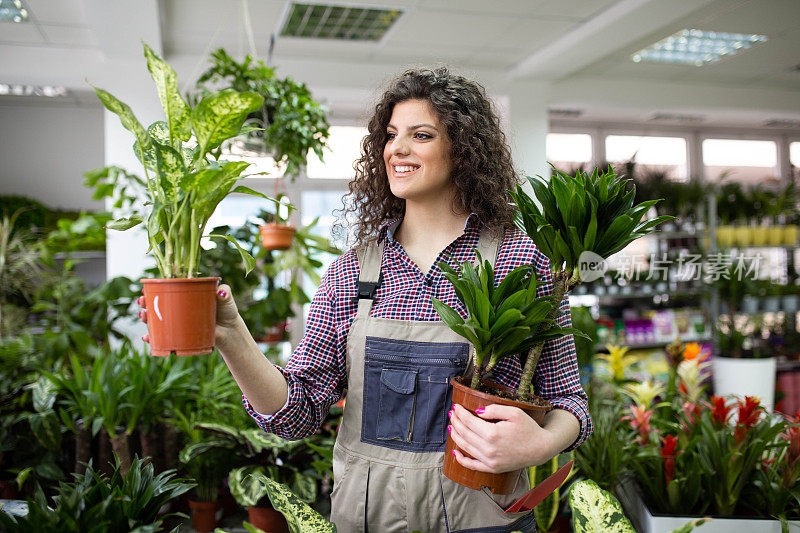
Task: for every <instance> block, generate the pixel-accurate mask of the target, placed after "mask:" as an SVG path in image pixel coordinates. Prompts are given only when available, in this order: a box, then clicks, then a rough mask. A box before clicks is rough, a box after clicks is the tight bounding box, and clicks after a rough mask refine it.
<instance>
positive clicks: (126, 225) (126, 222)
mask: <svg viewBox="0 0 800 533" xmlns="http://www.w3.org/2000/svg"><path fill="white" fill-rule="evenodd" d="M143 220H144V219H143V218H142V217H141V216H139V215H132V216H131V217H130V218H120V219H118V220H115V221H114V222H112V223H111V224H107V225H106V226H105V228H106V229H113V230H117V231H125V230H126V229H130V228H132V227H134V226H136V225H138V224H141V223H142V221H143Z"/></svg>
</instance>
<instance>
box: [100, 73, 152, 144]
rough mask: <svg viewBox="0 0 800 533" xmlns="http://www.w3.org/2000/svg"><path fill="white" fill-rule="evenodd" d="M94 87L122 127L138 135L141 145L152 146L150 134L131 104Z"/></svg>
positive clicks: (137, 138) (137, 139)
mask: <svg viewBox="0 0 800 533" xmlns="http://www.w3.org/2000/svg"><path fill="white" fill-rule="evenodd" d="M92 88H93V89H94V92H95V93H96V94H97V97H98V98H99V99H100V101H101V102H102V103H103V105H104V106H105V108H106V109H108V110H109V111H111V112H112V113H114V114H116V115H117V116H118V117H119V120H120V122H121V123H122V127H124V128H125V129H126V130H128V131H130V132H131V133H133V134H134V135H135V136H136V141H137V142H138V143H139V146H142V147H144V149H148V148H150V143H151V142H152V141H151V139H150V136H149V135H148V134H147V132H146V131H145V130H144V127H142V125H141V124H140V123H139V121H138V120H137V119H136V116H135V115H134V114H133V111H132V110H131V108H130V106H129V105H128V104H126V103H125V102H122V101H120V100H117V98H116V97H115V96H114V95H112V94H111V93H109V92H107V91H104V90H103V89H98V88H97V87H94V86H92Z"/></svg>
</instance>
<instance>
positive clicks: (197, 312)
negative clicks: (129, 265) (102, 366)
mask: <svg viewBox="0 0 800 533" xmlns="http://www.w3.org/2000/svg"><path fill="white" fill-rule="evenodd" d="M144 54H145V57H146V58H147V68H148V69H149V70H150V73H151V75H152V76H153V79H154V80H155V82H156V86H157V88H158V95H159V99H160V100H161V104H162V107H163V108H164V112H165V114H166V121H159V122H154V123H153V124H151V125H150V126H149V127H148V128H147V129H145V128H144V127H143V126H142V125H141V124H140V123H139V121H138V120H137V119H136V117H135V116H134V114H133V112H132V110H131V108H130V107H129V106H128V105H126V104H125V103H123V102H121V101H119V100H118V99H117V98H115V97H114V96H112V95H111V94H109V93H108V92H106V91H104V90H102V89H98V88H95V92H96V93H97V96H98V97H99V98H100V101H101V102H102V103H103V105H104V106H105V107H106V108H107V109H108V110H109V111H111V112H113V113H115V114H116V115H117V116H119V118H120V121H121V122H122V125H123V126H124V127H125V128H126V129H127V130H129V131H131V132H132V133H133V134H134V135H135V137H136V142H135V143H134V145H133V150H134V152H135V154H136V157H137V158H138V159H139V161H140V162H141V163H142V164H143V166H144V171H145V182H146V184H147V202H146V203H145V209H146V212H143V213H139V212H135V213H134V214H132V215H131V216H130V217H128V218H122V219H119V220H117V221H115V222H113V223H111V224H109V225H108V226H107V227H108V228H109V229H115V230H127V229H130V228H132V227H134V226H137V225H139V224H141V223H143V222H145V227H146V230H147V236H148V240H149V243H150V250H148V251H149V252H152V253H153V255H154V256H155V260H156V264H157V266H158V270H159V272H160V274H161V276H162V277H161V278H160V279H143V280H142V283H143V285H144V291H143V292H144V297H145V301H146V309H147V311H146V312H147V326H148V330H149V333H150V349H151V354H152V355H159V356H165V355H169V354H170V353H176V354H178V355H200V354H208V353H211V351H212V349H213V347H214V325H215V316H216V291H217V284H218V283H219V278H203V277H198V264H199V256H200V250H201V247H200V240H201V238H202V237H203V232H204V230H205V226H206V223H207V222H208V219H209V217H211V214H212V213H213V212H214V210H215V209H216V207H217V205H218V204H219V202H221V201H222V200H223V199H224V198H225V197H226V196H227V195H228V194H230V193H231V192H239V193H245V194H253V195H256V196H260V197H263V198H267V197H266V196H264V195H263V194H261V193H258V192H255V191H253V190H252V189H249V188H247V187H244V186H239V187H236V188H235V189H234V185H235V184H236V182H237V181H238V180H239V178H241V177H242V173H243V172H244V171H245V169H246V168H247V167H248V166H249V163H246V162H241V161H222V160H219V156H220V155H221V149H220V144H221V143H222V142H223V141H225V140H227V139H230V138H232V137H235V136H237V135H239V134H240V133H241V131H242V125H243V123H244V121H245V119H246V117H247V115H248V114H249V113H251V112H253V111H255V110H257V109H259V108H260V107H261V105H262V103H263V98H262V97H261V96H259V95H257V94H255V93H249V92H238V91H236V90H233V89H227V90H224V91H219V92H214V93H208V94H206V95H205V96H204V97H203V98H202V99H201V100H200V101H199V102H198V103H197V105H196V106H195V107H194V108H191V107H189V106H188V105H187V104H186V102H184V100H183V98H181V96H180V94H179V93H178V85H177V76H176V74H175V71H174V70H173V69H172V67H170V66H169V65H168V64H167V63H165V62H164V60H163V59H161V58H160V57H159V56H158V55H156V54H155V52H153V51H152V50H151V49H150V47H148V46H147V45H144ZM192 136H194V139H195V140H196V146H194V147H193V148H190V146H189V145H188V141H189V140H190V138H192ZM210 236H211V237H222V238H225V239H228V240H229V241H230V242H232V243H233V244H235V245H236V246H237V248H238V249H239V252H240V254H241V255H242V259H243V260H244V261H245V263H246V265H247V271H248V272H249V271H250V270H251V269H252V267H253V264H254V260H253V257H252V256H251V255H250V254H248V253H247V252H245V251H244V250H243V249H242V248H241V247H239V245H238V244H237V243H236V241H235V240H234V239H233V238H232V237H230V236H227V235H210Z"/></svg>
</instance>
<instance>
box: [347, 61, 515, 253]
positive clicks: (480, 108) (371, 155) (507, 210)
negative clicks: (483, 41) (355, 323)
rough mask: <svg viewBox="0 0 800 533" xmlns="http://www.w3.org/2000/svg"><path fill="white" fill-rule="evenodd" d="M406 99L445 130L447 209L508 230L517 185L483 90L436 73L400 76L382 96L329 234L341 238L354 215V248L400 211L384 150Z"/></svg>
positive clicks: (444, 72) (411, 72) (442, 70)
mask: <svg viewBox="0 0 800 533" xmlns="http://www.w3.org/2000/svg"><path fill="white" fill-rule="evenodd" d="M406 100H425V101H427V102H428V103H429V104H430V105H431V107H432V109H433V110H434V112H435V113H436V116H437V118H438V119H439V121H440V122H441V123H442V124H444V125H445V127H446V128H447V135H448V136H449V137H450V141H451V149H450V157H451V160H452V162H453V173H452V175H451V179H452V180H453V183H454V185H455V189H456V194H455V196H454V199H453V211H454V212H455V213H476V214H477V216H478V219H479V220H480V222H482V223H483V224H485V225H487V226H488V227H492V228H506V227H509V226H511V225H513V221H514V215H513V209H512V207H511V206H510V205H509V202H510V201H511V197H510V195H509V194H508V191H509V190H511V189H513V187H514V185H515V184H516V183H518V182H519V179H518V177H517V174H516V172H515V170H514V165H513V163H512V161H511V150H510V149H509V147H508V145H507V143H506V136H505V134H504V133H503V131H502V129H501V127H500V119H499V117H498V115H497V113H496V112H495V110H494V108H493V105H492V102H491V100H490V99H489V97H488V96H487V95H486V89H484V88H483V86H481V85H480V84H478V83H476V82H474V81H471V80H468V79H466V78H464V77H462V76H458V75H455V74H451V73H450V72H448V70H447V69H446V68H443V67H442V68H437V69H435V70H429V69H412V70H406V71H405V72H403V74H402V75H400V76H399V77H397V78H395V79H394V80H393V81H392V82H391V83H390V84H389V87H388V89H387V90H386V91H385V92H384V93H383V96H382V97H381V99H380V101H379V102H378V104H377V105H376V106H375V112H374V114H373V115H372V118H371V119H370V120H369V124H368V126H367V129H368V134H367V136H366V137H364V139H363V141H362V142H361V157H360V158H359V159H358V160H357V161H356V162H355V164H354V165H353V168H354V169H355V177H354V178H353V179H352V180H351V181H350V184H349V189H350V192H349V193H347V194H346V195H345V197H344V207H343V208H342V209H341V210H339V213H341V216H340V218H339V221H338V222H337V224H336V227H335V232H336V233H337V234H341V233H344V231H343V227H344V226H345V225H346V224H347V219H350V218H351V217H350V216H349V215H351V214H352V215H355V216H354V217H352V223H353V224H354V226H355V228H354V229H355V233H354V235H353V237H354V239H355V244H356V245H357V246H360V245H363V244H364V243H366V241H367V240H368V239H369V238H371V237H373V236H375V235H377V231H378V228H379V227H380V226H381V225H382V224H384V223H386V222H388V221H389V220H392V219H394V218H397V217H400V216H402V215H403V213H404V212H405V200H403V199H402V198H398V197H396V196H394V195H393V194H392V191H391V190H390V188H389V180H388V178H387V175H386V167H385V163H384V160H383V149H384V146H385V145H386V141H387V138H386V137H387V133H386V126H387V125H388V124H389V120H390V119H391V116H392V111H393V110H394V106H395V105H396V104H398V103H400V102H404V101H406Z"/></svg>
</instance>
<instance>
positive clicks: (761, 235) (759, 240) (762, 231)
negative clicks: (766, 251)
mask: <svg viewBox="0 0 800 533" xmlns="http://www.w3.org/2000/svg"><path fill="white" fill-rule="evenodd" d="M751 233H752V238H753V246H766V245H767V241H768V240H769V228H768V227H767V226H756V227H755V228H752V230H751Z"/></svg>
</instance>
